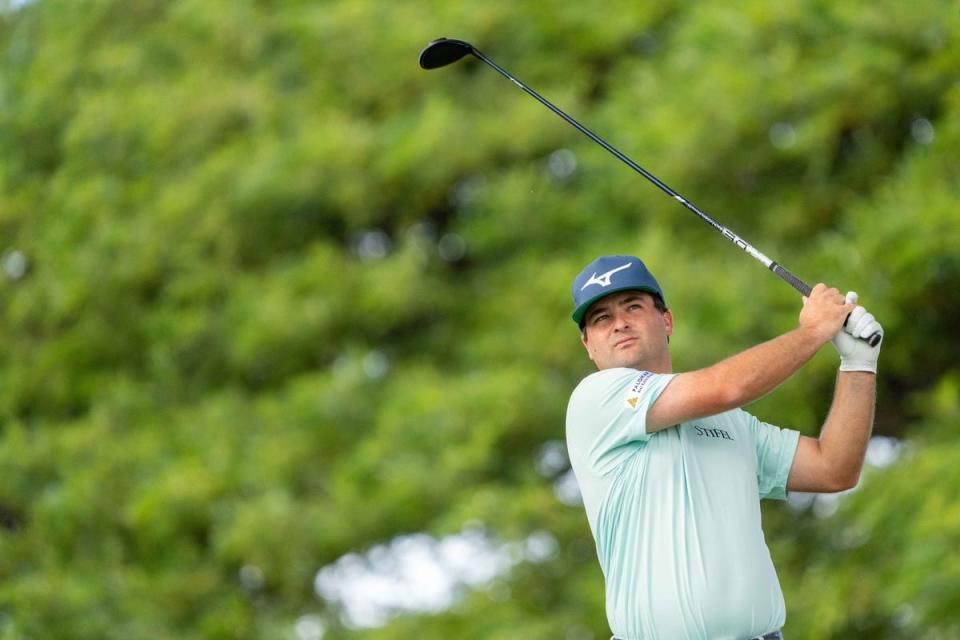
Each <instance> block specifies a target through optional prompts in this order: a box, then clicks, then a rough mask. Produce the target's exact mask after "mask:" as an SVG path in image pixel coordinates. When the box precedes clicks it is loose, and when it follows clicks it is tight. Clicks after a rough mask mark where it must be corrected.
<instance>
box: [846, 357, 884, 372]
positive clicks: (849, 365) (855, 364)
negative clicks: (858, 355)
mask: <svg viewBox="0 0 960 640" xmlns="http://www.w3.org/2000/svg"><path fill="white" fill-rule="evenodd" d="M840 371H843V372H846V373H852V372H855V371H861V372H864V373H872V374H874V375H876V373H877V362H876V360H874V361H872V362H871V361H869V360H861V359H854V358H840Z"/></svg>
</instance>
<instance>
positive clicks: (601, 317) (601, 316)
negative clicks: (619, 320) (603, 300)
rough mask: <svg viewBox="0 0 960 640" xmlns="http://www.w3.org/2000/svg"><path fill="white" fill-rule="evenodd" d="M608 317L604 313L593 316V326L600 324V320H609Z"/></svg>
mask: <svg viewBox="0 0 960 640" xmlns="http://www.w3.org/2000/svg"><path fill="white" fill-rule="evenodd" d="M609 317H610V316H608V315H607V314H605V313H601V314H598V315H595V316H593V324H597V323H598V322H600V321H601V320H606V319H607V318H609Z"/></svg>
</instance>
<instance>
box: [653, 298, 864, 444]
mask: <svg viewBox="0 0 960 640" xmlns="http://www.w3.org/2000/svg"><path fill="white" fill-rule="evenodd" d="M855 306H856V305H855V304H852V303H848V302H846V300H845V299H844V297H843V296H842V295H841V294H840V292H839V291H837V290H836V289H828V288H827V287H826V285H824V284H818V285H817V286H815V287H814V288H813V290H812V291H811V292H810V297H809V298H804V304H803V309H802V310H801V312H800V327H799V328H797V329H794V330H793V331H790V332H789V333H785V334H783V335H781V336H778V337H776V338H774V339H773V340H769V341H767V342H764V343H762V344H759V345H757V346H755V347H752V348H750V349H747V350H746V351H743V352H741V353H738V354H737V355H735V356H732V357H730V358H727V359H726V360H723V361H722V362H719V363H717V364H715V365H713V366H711V367H707V368H705V369H699V370H697V371H691V372H688V373H681V374H679V375H677V376H676V377H675V378H674V379H673V380H672V381H671V382H670V384H669V385H668V386H667V388H666V389H664V390H663V392H662V393H661V394H660V396H659V397H658V398H657V400H656V402H654V404H653V406H651V407H650V409H649V410H648V411H647V420H646V430H647V433H652V432H654V431H659V430H661V429H665V428H667V427H671V426H673V425H676V424H679V423H681V422H687V421H689V420H695V419H697V418H703V417H705V416H711V415H716V414H718V413H723V412H724V411H729V410H730V409H735V408H737V407H741V406H743V405H745V404H749V403H750V402H753V401H754V400H757V399H759V398H761V397H762V396H764V395H765V394H767V393H768V392H770V391H771V390H773V389H774V388H775V387H776V386H778V385H779V384H780V383H782V382H783V381H784V380H786V379H787V378H789V377H790V376H791V375H793V374H794V373H795V372H796V371H797V370H798V369H799V368H800V367H802V366H803V365H804V364H805V363H806V362H807V361H808V360H810V358H812V357H813V355H814V354H815V353H816V352H817V350H819V349H820V347H822V346H823V345H824V344H826V343H827V342H829V341H830V339H831V338H833V337H834V336H835V335H836V334H837V332H838V331H839V330H840V327H841V326H842V325H843V321H844V319H845V318H846V317H847V315H848V314H850V313H851V312H852V311H853V310H854V308H855Z"/></svg>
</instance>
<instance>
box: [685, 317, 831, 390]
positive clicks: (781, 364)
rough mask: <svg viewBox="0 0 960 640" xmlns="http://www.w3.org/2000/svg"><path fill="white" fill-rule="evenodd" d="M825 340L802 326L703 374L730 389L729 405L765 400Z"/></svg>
mask: <svg viewBox="0 0 960 640" xmlns="http://www.w3.org/2000/svg"><path fill="white" fill-rule="evenodd" d="M823 344H824V340H823V339H822V338H817V337H816V334H815V333H814V332H812V331H810V330H808V329H804V328H803V327H801V328H798V329H794V330H793V331H790V332H788V333H785V334H783V335H780V336H777V337H776V338H774V339H772V340H768V341H766V342H763V343H761V344H758V345H757V346H755V347H752V348H750V349H747V350H746V351H743V352H741V353H738V354H737V355H735V356H732V357H730V358H727V359H726V360H722V361H721V362H718V363H717V364H715V365H713V366H712V367H708V368H707V369H702V370H701V373H702V374H703V375H705V376H709V377H710V378H712V379H713V380H715V382H716V384H718V385H721V386H723V387H725V388H726V389H727V391H726V393H727V394H729V397H728V403H729V404H730V406H731V408H732V407H740V406H743V405H746V404H749V403H751V402H753V401H754V400H758V399H759V398H761V397H763V396H764V395H766V394H767V393H769V392H770V391H772V390H773V389H774V388H776V387H777V386H778V385H780V384H781V383H782V382H783V381H785V380H786V379H787V378H789V377H790V376H791V375H793V374H794V373H796V372H797V370H798V369H800V367H802V366H803V365H804V364H806V363H807V362H808V361H809V360H810V358H812V357H813V355H814V354H815V353H816V352H817V351H818V350H819V349H820V347H821V346H823Z"/></svg>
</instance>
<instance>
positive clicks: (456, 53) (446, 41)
mask: <svg viewBox="0 0 960 640" xmlns="http://www.w3.org/2000/svg"><path fill="white" fill-rule="evenodd" d="M468 54H470V55H473V56H474V57H476V58H479V59H480V60H481V61H483V62H484V63H486V64H487V65H489V66H490V67H492V68H493V69H494V70H495V71H497V73H499V74H500V75H502V76H504V77H505V78H507V79H508V80H510V81H511V82H513V84H515V85H517V86H518V87H520V88H521V89H523V90H524V91H525V92H526V93H528V94H529V95H531V96H533V97H534V98H536V100H537V101H538V102H540V104H542V105H543V106H545V107H547V108H548V109H550V110H551V111H553V112H554V113H555V114H557V115H558V116H560V117H561V118H563V119H564V120H566V121H567V122H569V123H570V124H571V125H573V126H574V127H576V128H577V129H578V130H579V131H580V132H581V133H583V134H584V135H585V136H587V137H588V138H590V139H591V140H593V141H594V142H596V143H597V144H599V145H600V146H601V147H603V148H604V149H606V150H607V151H609V152H610V153H612V154H613V155H614V156H616V157H617V158H619V159H620V160H621V161H622V162H623V163H624V164H626V165H627V166H628V167H630V168H631V169H633V170H634V171H636V172H637V173H639V174H640V175H642V176H643V177H644V178H646V179H647V180H649V181H650V182H652V183H653V184H655V185H656V186H657V187H659V188H660V190H661V191H663V192H664V193H666V194H667V195H669V196H670V197H672V198H673V199H674V200H676V201H677V202H679V203H680V204H682V205H683V206H684V207H686V208H687V209H689V210H690V211H692V212H693V213H695V214H696V215H697V216H698V217H699V218H700V219H701V220H703V221H704V222H706V223H707V224H709V225H710V226H711V227H713V228H714V229H716V230H717V231H719V232H720V233H721V234H722V235H723V236H724V237H725V238H726V239H727V240H730V241H731V242H732V243H734V244H735V245H737V246H738V247H740V248H741V249H743V250H744V251H746V252H747V253H748V254H750V255H751V256H753V257H754V258H756V259H757V260H759V261H760V262H761V263H762V264H763V265H764V266H765V267H767V268H768V269H770V271H773V272H774V273H775V274H777V275H778V276H779V277H780V278H781V279H782V280H784V281H785V282H786V283H787V284H789V285H790V286H792V287H793V288H794V289H796V290H797V291H799V292H800V293H801V294H803V295H804V296H809V295H810V286H809V285H808V284H806V283H805V282H804V281H803V280H800V279H799V278H798V277H796V276H795V275H793V274H792V273H790V271H788V270H787V269H786V268H784V267H783V266H781V265H780V264H778V263H776V262H774V261H773V260H771V259H770V258H768V257H767V256H765V255H764V254H763V253H761V252H760V251H759V250H757V249H756V248H755V247H753V245H751V244H750V243H749V242H747V241H746V240H744V239H743V238H741V237H740V236H738V235H737V234H735V233H734V232H733V231H731V230H730V229H728V228H727V227H725V226H723V225H722V224H720V223H719V222H717V221H716V220H714V219H713V218H711V217H710V216H708V215H707V214H706V213H704V212H703V211H701V210H700V209H699V208H698V207H696V206H694V205H693V203H691V202H689V201H688V200H687V199H686V198H684V197H683V196H681V195H680V194H679V193H677V192H676V191H674V190H673V189H671V188H670V187H668V186H667V185H666V184H664V183H663V182H662V181H660V179H658V178H657V177H656V176H654V175H653V174H652V173H650V172H648V171H647V170H646V169H644V168H643V167H641V166H640V165H638V164H637V163H636V162H634V161H633V160H631V159H630V158H628V157H627V156H625V155H624V154H623V153H621V152H620V151H618V150H617V149H616V148H614V147H613V146H612V145H610V144H609V143H608V142H606V141H605V140H603V139H602V138H601V137H600V136H598V135H596V134H595V133H593V132H592V131H590V130H589V129H587V128H586V127H585V126H583V125H582V124H580V123H579V122H577V121H576V120H574V119H573V118H571V117H570V116H568V115H567V114H566V113H564V112H563V111H561V110H560V109H559V108H557V107H556V106H554V105H553V103H551V102H550V101H549V100H547V99H546V98H544V97H543V96H541V95H540V94H539V93H537V92H536V91H534V90H533V89H531V88H530V87H528V86H527V85H525V84H524V83H522V82H520V81H519V80H517V79H516V78H514V77H513V76H512V75H510V74H509V73H508V72H507V71H506V70H505V69H504V68H503V67H501V66H500V65H498V64H497V63H496V62H494V61H493V60H491V59H490V58H488V57H487V56H485V55H484V54H483V53H482V52H481V51H480V50H478V49H477V48H476V47H474V46H473V45H472V44H470V43H469V42H464V41H463V40H454V39H451V38H438V39H436V40H433V41H432V42H430V43H429V44H428V45H427V46H426V47H425V48H424V49H423V51H421V52H420V66H421V67H422V68H423V69H437V68H440V67H445V66H447V65H448V64H452V63H454V62H456V61H457V60H459V59H460V58H463V57H464V56H466V55H468ZM882 337H883V336H882V335H881V334H880V333H879V332H878V333H875V334H873V335H872V336H870V337H869V338H867V342H868V343H869V344H870V346H876V345H877V343H878V342H880V339H881V338H882Z"/></svg>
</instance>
